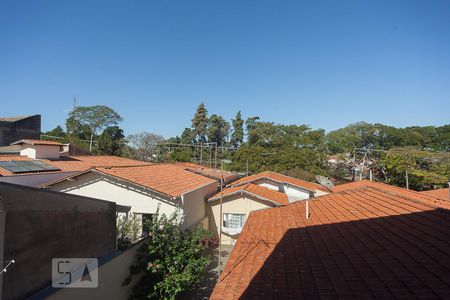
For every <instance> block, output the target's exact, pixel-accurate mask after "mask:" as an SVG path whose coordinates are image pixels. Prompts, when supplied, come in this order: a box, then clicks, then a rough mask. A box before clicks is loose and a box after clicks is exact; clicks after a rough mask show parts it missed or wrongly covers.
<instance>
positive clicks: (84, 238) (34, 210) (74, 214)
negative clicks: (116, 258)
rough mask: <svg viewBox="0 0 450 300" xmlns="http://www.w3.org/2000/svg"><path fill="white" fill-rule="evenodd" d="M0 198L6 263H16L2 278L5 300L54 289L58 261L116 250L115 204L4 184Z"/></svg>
mask: <svg viewBox="0 0 450 300" xmlns="http://www.w3.org/2000/svg"><path fill="white" fill-rule="evenodd" d="M0 198H1V199H0V202H3V209H1V205H0V219H2V218H3V219H4V220H3V229H2V228H0V232H2V231H3V232H4V236H3V248H4V249H3V259H2V260H12V259H14V260H15V262H16V263H15V264H13V265H11V266H10V267H9V268H8V272H7V273H4V274H2V275H0V276H2V278H1V279H0V280H2V281H3V282H2V290H1V294H0V296H2V297H0V298H1V299H3V300H9V299H23V298H24V297H27V296H30V295H32V294H34V293H35V292H36V291H38V290H40V289H42V288H44V287H46V286H49V285H51V270H52V259H53V258H57V257H69V258H70V257H74V258H76V257H80V258H86V257H101V256H104V255H106V254H108V253H111V252H113V251H115V245H116V235H115V220H116V216H115V214H116V213H115V211H116V208H115V203H111V202H107V201H100V200H96V199H91V198H87V197H80V196H76V195H70V194H64V193H58V192H52V191H46V190H42V189H36V188H30V187H24V186H19V185H13V184H9V183H0ZM2 216H3V217H2ZM0 226H2V224H1V223H0ZM1 238H2V237H0V239H1ZM1 244H2V242H0V246H1ZM0 252H1V251H0Z"/></svg>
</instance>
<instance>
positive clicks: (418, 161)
mask: <svg viewBox="0 0 450 300" xmlns="http://www.w3.org/2000/svg"><path fill="white" fill-rule="evenodd" d="M380 165H381V166H382V168H384V172H385V174H386V180H385V181H386V182H387V183H390V184H394V185H397V186H401V187H405V186H406V171H408V181H409V187H410V188H411V189H414V190H428V189H433V188H435V187H444V186H445V185H446V184H447V182H448V180H449V179H450V154H449V153H443V152H429V151H420V150H416V149H411V148H402V149H393V150H390V151H388V152H387V153H386V154H385V155H384V157H382V159H381V160H380Z"/></svg>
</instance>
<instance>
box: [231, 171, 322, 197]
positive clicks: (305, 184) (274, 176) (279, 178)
mask: <svg viewBox="0 0 450 300" xmlns="http://www.w3.org/2000/svg"><path fill="white" fill-rule="evenodd" d="M260 179H270V180H273V181H276V182H284V183H288V184H291V185H294V186H297V187H300V188H304V189H306V190H310V191H316V190H321V191H326V192H329V190H328V189H327V188H326V187H324V186H322V185H320V184H317V183H313V182H309V181H304V180H301V179H297V178H294V177H290V176H286V175H283V174H280V173H276V172H270V171H266V172H262V173H258V174H255V175H250V176H247V177H243V178H241V179H239V180H236V181H234V182H233V183H231V185H232V186H236V185H239V184H245V183H248V182H254V181H256V180H260Z"/></svg>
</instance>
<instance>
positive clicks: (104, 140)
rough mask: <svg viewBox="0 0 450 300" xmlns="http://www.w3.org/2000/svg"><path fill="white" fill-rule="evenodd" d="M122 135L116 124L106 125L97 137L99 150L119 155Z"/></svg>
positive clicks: (103, 152)
mask: <svg viewBox="0 0 450 300" xmlns="http://www.w3.org/2000/svg"><path fill="white" fill-rule="evenodd" d="M124 137H125V136H124V135H123V130H122V129H120V128H119V127H118V126H110V127H107V128H106V129H105V130H103V132H102V134H101V135H100V137H99V138H98V150H99V152H100V153H101V154H108V155H117V156H118V155H120V154H121V149H122V145H123V138H124Z"/></svg>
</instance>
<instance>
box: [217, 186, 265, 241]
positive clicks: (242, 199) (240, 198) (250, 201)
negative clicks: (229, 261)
mask: <svg viewBox="0 0 450 300" xmlns="http://www.w3.org/2000/svg"><path fill="white" fill-rule="evenodd" d="M270 207H274V205H273V204H270V203H269V202H266V201H261V200H259V199H257V198H254V197H251V196H248V195H246V194H242V195H241V194H237V195H233V196H229V197H226V198H225V199H224V201H223V204H222V213H223V214H226V213H233V214H245V220H247V218H248V215H249V214H250V212H252V211H255V210H260V209H266V208H270ZM208 215H209V218H210V222H209V224H210V230H211V231H212V232H214V233H215V234H217V236H219V228H220V201H219V200H216V201H213V202H209V207H208ZM222 218H223V217H222ZM236 238H237V236H230V235H227V234H225V233H222V244H225V245H234V243H235V242H236Z"/></svg>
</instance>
